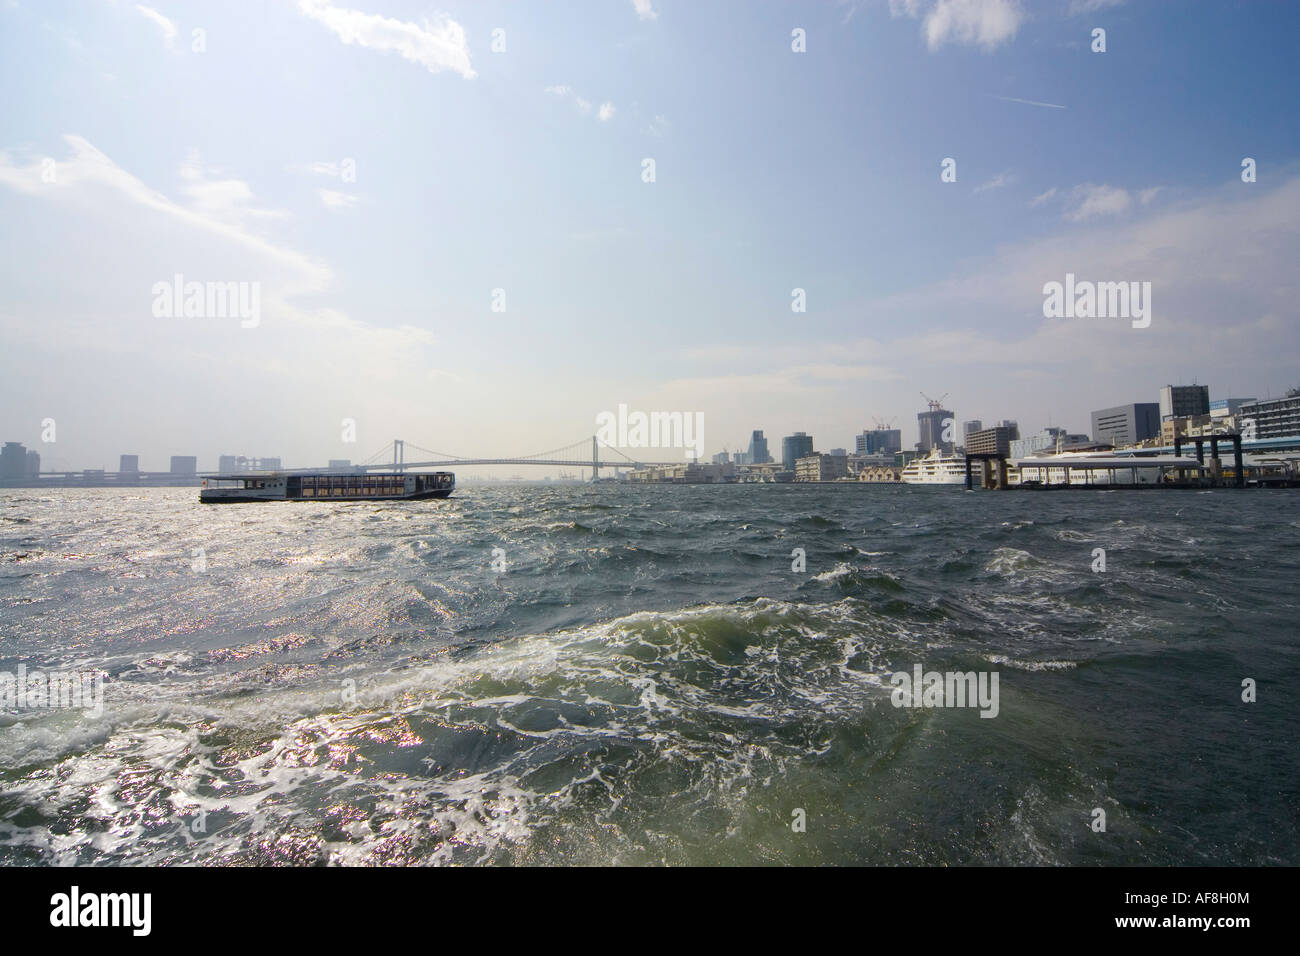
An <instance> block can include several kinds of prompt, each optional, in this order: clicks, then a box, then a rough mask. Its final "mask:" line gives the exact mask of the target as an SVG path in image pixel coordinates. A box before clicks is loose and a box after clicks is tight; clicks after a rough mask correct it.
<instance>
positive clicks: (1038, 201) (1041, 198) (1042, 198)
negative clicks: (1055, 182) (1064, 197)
mask: <svg viewBox="0 0 1300 956" xmlns="http://www.w3.org/2000/svg"><path fill="white" fill-rule="evenodd" d="M1055 195H1056V187H1055V186H1053V187H1052V188H1051V189H1049V190H1047V191H1046V192H1041V193H1039V194H1038V195H1037V196H1035V197H1034V198H1033V199H1031V200H1029V208H1031V209H1032V208H1034V207H1035V206H1041V205H1042V204H1043V203H1045V202H1047V201H1048V200H1049V199H1051V198H1052V197H1053V196H1055Z"/></svg>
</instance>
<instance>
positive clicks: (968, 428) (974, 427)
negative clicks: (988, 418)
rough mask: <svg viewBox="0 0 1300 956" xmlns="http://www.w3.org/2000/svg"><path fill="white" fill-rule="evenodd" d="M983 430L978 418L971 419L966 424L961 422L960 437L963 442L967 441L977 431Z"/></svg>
mask: <svg viewBox="0 0 1300 956" xmlns="http://www.w3.org/2000/svg"><path fill="white" fill-rule="evenodd" d="M983 428H984V423H983V422H982V421H980V420H979V419H978V418H972V419H971V420H970V421H968V422H962V423H961V437H962V439H963V440H966V439H969V438H970V436H971V435H973V434H975V433H976V432H977V431H980V430H982V429H983Z"/></svg>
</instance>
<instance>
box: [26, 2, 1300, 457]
mask: <svg viewBox="0 0 1300 956" xmlns="http://www.w3.org/2000/svg"><path fill="white" fill-rule="evenodd" d="M960 6H962V8H963V9H964V10H966V12H967V13H969V14H970V16H969V17H967V18H962V17H956V18H953V17H951V16H948V14H951V13H952V5H951V4H939V3H935V2H924V0H918V2H910V3H883V2H882V3H877V4H869V3H863V4H849V3H828V4H822V5H815V6H808V7H799V8H794V9H791V8H788V7H787V6H785V5H778V4H760V5H744V7H743V10H744V16H740V15H738V13H737V12H738V11H739V10H740V9H741V8H740V7H733V6H727V5H718V6H716V7H715V6H712V5H709V6H705V7H697V6H694V5H689V4H680V3H671V2H655V3H653V5H652V6H650V7H648V9H651V10H653V12H654V16H643V15H641V14H639V13H638V11H637V9H636V8H635V7H634V6H633V5H632V4H630V3H626V4H624V3H610V4H607V5H598V6H594V7H592V8H590V9H587V8H584V9H581V10H563V9H545V8H543V7H541V6H535V7H529V6H526V5H525V6H519V7H516V6H513V5H510V6H507V5H498V4H481V5H480V4H474V5H470V4H461V3H451V4H448V5H446V12H445V13H444V14H439V15H438V16H435V17H433V18H429V17H428V16H427V11H426V10H425V8H424V7H422V6H421V5H419V4H416V3H414V2H405V0H374V2H373V3H365V4H362V3H360V0H356V3H355V5H343V4H331V3H325V2H316V0H313V2H302V3H299V4H291V3H284V4H266V5H264V6H262V7H260V8H259V14H258V15H259V17H260V18H261V20H260V25H259V28H258V29H257V30H250V29H248V28H247V24H245V23H243V22H241V21H240V19H239V17H238V15H237V14H236V13H233V12H231V11H228V10H225V9H223V8H222V7H221V6H220V5H218V4H205V3H198V4H184V5H182V4H178V3H173V2H163V0H158V2H157V3H155V4H154V5H152V6H142V5H133V4H129V3H125V2H122V3H112V2H107V0H101V2H96V3H90V4H63V3H52V4H48V5H41V6H40V7H36V6H34V5H32V4H30V3H24V2H18V0H15V2H10V3H9V4H7V5H6V6H4V7H0V17H2V18H4V24H5V28H4V30H3V31H0V51H3V53H4V54H5V55H4V56H3V57H0V60H2V61H3V63H2V64H0V70H2V71H3V73H2V74H0V75H3V76H4V79H5V82H6V86H7V88H9V89H11V90H13V91H14V92H15V96H14V100H13V105H12V107H11V108H10V109H8V110H6V111H5V113H4V115H3V117H0V215H4V217H5V219H6V222H8V223H9V224H10V244H9V246H8V247H7V250H6V251H7V253H8V255H6V256H5V257H3V263H0V343H2V344H0V399H2V400H3V405H4V408H5V409H6V414H5V417H4V420H3V422H0V425H2V426H3V428H4V431H3V435H2V436H0V437H3V439H4V440H17V441H23V442H24V443H25V444H27V446H28V447H35V448H38V449H39V450H40V451H41V453H42V455H43V456H44V457H45V462H46V464H47V465H48V466H50V467H58V466H60V465H61V464H62V465H64V466H66V467H69V468H76V467H92V466H93V467H99V466H101V465H103V466H106V467H107V466H110V465H111V464H112V463H113V462H115V461H117V459H118V456H119V455H121V454H127V453H129V454H137V455H139V456H140V457H141V461H142V462H143V463H145V464H146V466H147V465H148V463H150V462H153V463H161V462H164V461H166V460H167V459H168V458H169V457H170V456H171V455H173V454H197V455H199V457H200V458H206V459H209V460H212V461H215V458H216V456H217V455H220V454H245V455H249V454H254V455H262V454H267V455H276V456H279V457H281V458H282V460H283V461H284V462H286V463H287V464H289V463H298V462H317V461H320V462H323V461H325V460H327V459H330V458H351V459H353V460H356V459H359V458H363V457H364V456H366V455H368V454H370V453H371V452H372V451H373V450H374V449H376V448H378V447H380V446H382V445H383V444H385V443H386V442H389V441H391V439H392V438H393V437H395V436H398V437H403V438H406V439H408V440H410V441H412V442H418V443H419V444H421V445H424V446H426V447H431V448H440V449H447V450H449V451H451V452H454V453H456V454H462V455H475V454H492V453H497V454H499V453H503V452H508V453H528V452H531V451H534V450H540V449H545V448H549V447H555V446H558V445H561V444H564V443H566V442H569V441H572V440H574V439H575V438H577V437H579V436H580V435H581V434H583V433H587V434H590V433H591V431H592V430H594V429H590V428H588V427H586V426H585V425H584V424H583V423H585V422H591V421H593V419H594V418H595V416H596V415H598V414H600V413H601V412H602V411H606V410H610V409H614V408H616V407H618V405H619V404H627V405H628V406H630V407H633V408H640V409H645V410H647V411H649V410H655V409H685V410H689V411H690V412H692V413H697V414H699V415H702V416H703V420H704V421H705V422H706V423H707V430H706V433H705V449H704V452H703V454H702V455H701V457H702V458H704V459H706V460H707V458H708V457H709V456H710V455H711V454H713V453H715V452H716V451H719V450H721V449H722V448H723V447H728V448H730V449H736V448H740V447H743V444H744V436H745V435H747V434H749V432H750V431H751V430H752V429H753V428H754V427H763V428H764V429H765V430H766V432H767V434H768V435H769V436H770V437H772V438H774V439H777V440H779V439H780V438H781V437H783V436H785V435H789V434H791V433H793V432H795V431H798V430H806V431H809V432H810V433H811V434H814V435H817V434H821V435H827V436H835V437H834V438H833V440H831V441H828V442H827V445H828V447H834V446H841V445H843V446H845V447H849V441H850V438H851V436H853V435H855V434H857V433H858V432H859V431H860V430H861V429H862V428H863V427H864V426H865V425H866V423H867V421H870V419H871V418H873V417H881V418H884V419H893V420H896V421H897V422H898V423H899V424H900V425H901V427H902V428H903V429H904V430H905V433H906V432H908V431H910V429H912V428H914V427H915V426H914V425H913V424H912V422H913V420H914V416H915V414H916V411H917V402H918V400H919V396H918V393H919V392H920V391H925V392H927V393H930V394H942V393H944V392H949V393H951V394H952V395H955V396H959V399H953V400H952V403H951V404H953V405H954V411H955V412H956V414H957V416H958V417H959V419H969V418H979V419H982V420H984V421H996V420H999V419H1002V418H1007V417H1011V418H1016V419H1017V420H1019V421H1020V422H1021V423H1022V428H1024V429H1025V430H1026V431H1029V432H1033V431H1037V430H1038V429H1039V428H1041V427H1044V426H1046V425H1055V426H1059V427H1064V428H1067V429H1068V430H1070V431H1083V430H1085V429H1087V428H1088V415H1089V412H1090V411H1091V410H1093V409H1099V408H1105V407H1107V406H1110V405H1114V404H1115V403H1117V402H1142V401H1148V400H1154V399H1153V398H1149V397H1148V395H1147V394H1146V392H1147V388H1146V387H1145V386H1144V387H1143V388H1141V389H1137V390H1136V391H1137V392H1138V394H1133V392H1134V391H1135V390H1134V389H1133V387H1132V383H1133V382H1134V381H1141V382H1150V383H1152V385H1153V386H1156V385H1158V384H1163V383H1166V382H1175V383H1185V382H1190V381H1193V380H1195V381H1199V382H1202V383H1205V384H1208V385H1209V387H1210V389H1211V392H1212V393H1213V394H1215V395H1217V396H1232V397H1236V396H1241V395H1253V396H1256V397H1261V398H1263V397H1268V396H1270V395H1272V396H1278V395H1282V394H1284V393H1285V391H1286V389H1287V388H1288V387H1290V386H1292V385H1294V384H1295V379H1296V374H1295V369H1296V368H1297V366H1300V361H1298V360H1300V346H1297V343H1298V342H1300V335H1297V334H1296V333H1297V331H1298V329H1297V316H1296V310H1295V305H1294V303H1295V302H1296V301H1297V300H1298V298H1300V296H1297V292H1298V291H1300V290H1297V287H1296V286H1297V281H1296V277H1295V273H1294V262H1295V261H1297V259H1300V132H1298V131H1297V130H1296V128H1295V124H1294V123H1292V122H1290V121H1289V119H1288V118H1289V117H1292V116H1294V115H1296V113H1297V109H1296V107H1297V105H1300V104H1298V103H1297V96H1298V94H1297V92H1296V90H1295V89H1294V85H1293V84H1291V83H1289V82H1286V80H1287V64H1288V63H1289V61H1290V57H1291V56H1292V54H1291V51H1290V46H1289V44H1288V42H1287V38H1288V36H1290V35H1292V34H1293V33H1294V30H1289V29H1288V27H1294V26H1295V25H1296V24H1297V21H1300V11H1298V10H1297V9H1295V8H1292V7H1285V6H1274V5H1248V6H1244V7H1235V8H1226V7H1222V6H1213V5H1209V4H1178V5H1174V4H1163V3H1152V4H1135V3H1122V2H1095V0H1094V2H1078V0H1062V2H1059V3H1058V2H1046V0H1044V2H1042V3H1023V4H1018V3H1012V2H1009V0H996V2H995V0H989V2H987V3H978V2H975V0H970V2H968V3H964V4H962V5H960ZM945 11H946V12H945ZM1097 29H1104V30H1105V31H1106V38H1107V44H1106V49H1105V51H1104V52H1094V51H1093V50H1092V49H1091V46H1092V45H1094V44H1095V41H1094V40H1093V39H1092V38H1093V33H1094V31H1095V30H1097ZM498 31H500V32H499V33H498ZM665 63H675V64H678V65H679V67H680V68H679V69H677V70H668V71H666V70H665V69H664V64H665ZM1242 63H1249V64H1250V68H1249V69H1242V67H1241V64H1242ZM392 103H400V104H401V109H402V112H403V115H408V116H413V117H428V118H429V121H428V122H418V121H416V122H399V123H393V122H392V114H391V113H390V111H389V110H387V109H385V108H383V106H384V105H385V104H392ZM1171 144H1172V145H1171ZM646 159H652V160H654V172H655V175H654V176H653V181H646V178H645V173H646V167H645V165H644V161H645V160H646ZM949 160H951V161H952V167H951V172H952V173H953V176H952V179H951V181H945V179H944V177H945V175H946V174H947V172H948V171H949V169H948V166H947V163H948V161H949ZM1246 160H1249V161H1250V178H1249V179H1247V178H1246V169H1245V168H1244V166H1243V163H1245V161H1246ZM125 224H129V227H128V226H126V225H125ZM1072 277H1077V279H1078V280H1079V282H1080V283H1081V284H1082V283H1096V284H1098V286H1100V285H1102V284H1113V283H1128V282H1132V283H1136V284H1140V285H1144V286H1145V285H1146V284H1148V283H1149V290H1150V291H1149V295H1148V296H1147V297H1146V299H1145V300H1144V305H1143V308H1145V309H1148V310H1149V312H1150V314H1149V315H1148V316H1147V317H1146V319H1144V320H1143V321H1148V320H1149V324H1147V325H1145V326H1142V324H1141V322H1138V321H1137V320H1136V319H1135V320H1134V321H1133V322H1130V321H1128V320H1127V319H1125V318H1123V317H1118V318H1117V317H1114V316H1112V317H1105V318H1100V317H1099V318H1080V317H1075V318H1049V317H1047V316H1046V314H1045V306H1044V289H1045V287H1046V286H1048V285H1049V284H1050V283H1066V284H1067V285H1069V286H1070V287H1071V288H1073V278H1072ZM190 283H198V284H199V285H200V286H201V291H202V292H203V293H204V294H203V295H201V296H200V297H199V298H198V299H197V300H196V302H197V305H198V306H199V308H197V311H198V312H200V313H201V312H203V308H202V307H208V306H211V305H212V304H213V302H214V301H216V302H217V303H218V304H219V305H220V306H222V308H221V309H219V310H218V311H221V313H222V314H221V315H211V316H206V317H199V316H198V315H191V316H189V317H187V311H188V299H189V296H188V293H187V291H186V290H187V288H188V285H189V284H190ZM227 287H228V288H227ZM214 294H218V295H217V298H216V299H215V300H214ZM797 308H802V309H803V310H804V311H796V309H797ZM241 309H242V310H243V311H240V310H241ZM253 311H255V312H256V313H257V314H256V316H255V317H254V316H253V315H252V312H253ZM223 316H225V317H223ZM1026 409H1032V410H1033V414H1029V415H1026V414H1025V410H1026ZM864 418H865V419H866V421H864ZM46 419H52V420H54V421H55V422H56V423H57V431H58V439H57V442H56V443H55V444H53V445H48V444H42V443H40V441H39V439H40V436H41V433H42V430H43V425H42V422H44V421H45V420H46ZM344 422H351V423H352V424H353V429H354V431H355V434H356V439H357V440H356V442H355V444H349V443H345V442H343V441H341V440H340V435H341V434H342V433H343V432H344V430H345V428H344V424H343V423H344ZM912 441H913V437H912V435H911V434H905V441H904V444H905V445H910V444H911V443H912Z"/></svg>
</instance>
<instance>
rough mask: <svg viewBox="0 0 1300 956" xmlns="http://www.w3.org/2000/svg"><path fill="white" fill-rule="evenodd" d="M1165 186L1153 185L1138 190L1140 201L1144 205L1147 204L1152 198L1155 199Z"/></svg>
mask: <svg viewBox="0 0 1300 956" xmlns="http://www.w3.org/2000/svg"><path fill="white" fill-rule="evenodd" d="M1164 188H1165V187H1164V186H1152V187H1151V188H1150V189H1143V190H1140V191H1139V192H1138V202H1140V203H1141V204H1142V205H1144V206H1145V205H1147V204H1148V203H1149V202H1151V200H1153V199H1155V198H1156V195H1157V194H1158V193H1159V192H1160V190H1162V189H1164Z"/></svg>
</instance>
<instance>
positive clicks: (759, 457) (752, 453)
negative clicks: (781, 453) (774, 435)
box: [748, 428, 772, 465]
mask: <svg viewBox="0 0 1300 956" xmlns="http://www.w3.org/2000/svg"><path fill="white" fill-rule="evenodd" d="M771 460H772V456H771V455H769V454H768V453H767V439H766V438H764V437H763V430H762V429H761V428H757V429H755V430H754V434H753V435H752V436H750V439H749V462H748V464H751V465H764V464H767V463H768V462H769V461H771Z"/></svg>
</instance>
